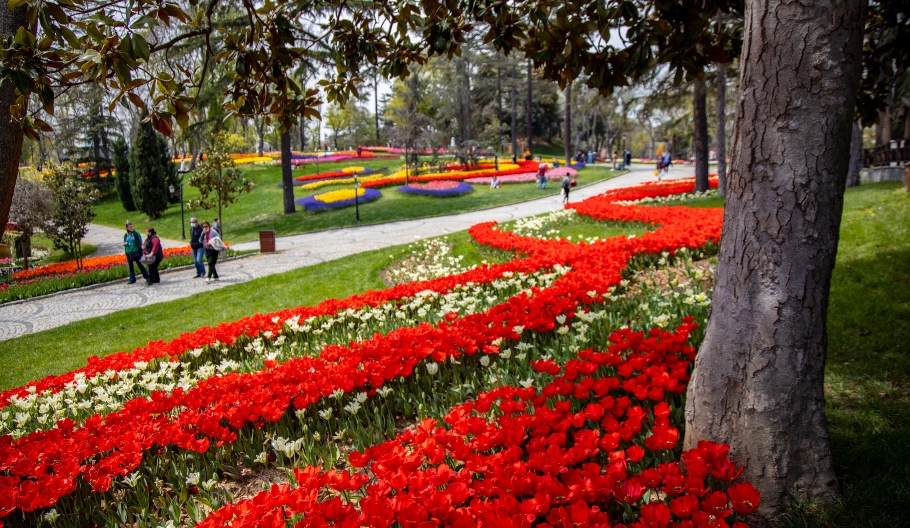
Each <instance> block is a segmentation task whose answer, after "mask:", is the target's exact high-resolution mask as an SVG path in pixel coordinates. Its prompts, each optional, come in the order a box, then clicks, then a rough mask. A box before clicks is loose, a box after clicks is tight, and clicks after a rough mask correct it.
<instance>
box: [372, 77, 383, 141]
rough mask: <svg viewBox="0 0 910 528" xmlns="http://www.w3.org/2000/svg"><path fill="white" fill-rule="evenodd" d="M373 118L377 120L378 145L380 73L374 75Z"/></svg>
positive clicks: (377, 139) (377, 136) (377, 137)
mask: <svg viewBox="0 0 910 528" xmlns="http://www.w3.org/2000/svg"><path fill="white" fill-rule="evenodd" d="M373 119H374V120H375V122H376V146H377V147H378V146H379V145H381V143H380V142H379V74H378V73H377V74H376V75H374V76H373Z"/></svg>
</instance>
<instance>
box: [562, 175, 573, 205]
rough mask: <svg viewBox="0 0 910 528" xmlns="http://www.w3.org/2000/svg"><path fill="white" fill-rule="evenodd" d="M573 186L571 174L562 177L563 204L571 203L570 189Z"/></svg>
mask: <svg viewBox="0 0 910 528" xmlns="http://www.w3.org/2000/svg"><path fill="white" fill-rule="evenodd" d="M571 186H572V181H571V180H570V179H569V174H568V173H566V175H565V176H563V177H562V203H564V204H567V203H569V187H571Z"/></svg>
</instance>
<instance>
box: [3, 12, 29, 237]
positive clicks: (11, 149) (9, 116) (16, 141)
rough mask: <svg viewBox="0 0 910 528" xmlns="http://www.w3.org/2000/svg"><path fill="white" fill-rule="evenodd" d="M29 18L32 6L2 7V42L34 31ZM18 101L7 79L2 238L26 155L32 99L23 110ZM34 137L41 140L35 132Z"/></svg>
mask: <svg viewBox="0 0 910 528" xmlns="http://www.w3.org/2000/svg"><path fill="white" fill-rule="evenodd" d="M27 15H28V7H27V6H24V5H23V6H19V7H17V8H15V9H12V10H10V9H8V8H7V7H6V6H3V7H0V39H2V41H4V42H5V41H7V40H8V39H11V38H12V37H13V36H14V35H15V34H16V32H17V31H19V30H20V29H24V28H29V27H31V28H34V27H35V25H36V22H34V19H32V20H33V22H31V23H29V19H28V16H27ZM17 99H18V92H17V87H16V85H15V84H14V83H13V80H12V79H10V78H8V77H6V76H4V77H3V80H2V82H0V237H2V236H3V232H4V231H5V230H6V221H7V219H9V211H10V207H11V206H12V204H13V193H14V192H15V189H16V178H18V176H19V156H21V154H22V138H23V134H24V128H23V126H22V125H23V122H22V121H21V120H20V118H21V117H22V116H23V115H25V113H26V111H27V107H25V104H27V101H28V98H25V101H24V102H23V107H22V108H19V107H17V106H16V104H17ZM30 135H31V136H33V137H35V138H37V135H36V134H35V133H34V132H31V133H30Z"/></svg>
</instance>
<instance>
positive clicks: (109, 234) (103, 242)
mask: <svg viewBox="0 0 910 528" xmlns="http://www.w3.org/2000/svg"><path fill="white" fill-rule="evenodd" d="M139 229H142V227H141V226H140V227H139ZM124 233H126V231H125V229H115V228H113V227H107V226H103V225H98V224H89V226H88V233H86V235H85V237H84V238H83V239H82V241H83V242H85V243H88V244H91V245H93V246H95V247H96V248H98V250H97V251H95V252H94V253H92V254H91V256H92V257H107V256H109V255H120V254H121V253H123V234H124ZM139 234H140V235H142V241H143V242H145V231H139ZM158 238H161V237H158ZM161 245H162V246H163V247H165V248H172V247H183V246H188V245H189V242H188V241H186V240H170V239H167V238H161Z"/></svg>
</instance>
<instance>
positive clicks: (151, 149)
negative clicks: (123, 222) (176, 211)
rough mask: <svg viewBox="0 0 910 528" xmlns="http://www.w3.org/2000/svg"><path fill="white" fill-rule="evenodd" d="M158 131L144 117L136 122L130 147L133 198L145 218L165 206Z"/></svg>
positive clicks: (151, 216) (165, 176)
mask: <svg viewBox="0 0 910 528" xmlns="http://www.w3.org/2000/svg"><path fill="white" fill-rule="evenodd" d="M158 136H159V134H158V132H155V129H154V128H152V124H151V123H150V122H148V121H146V122H144V123H142V124H140V125H139V132H138V133H137V134H136V140H135V141H133V145H132V146H131V148H130V176H131V178H132V191H133V202H134V203H135V204H136V208H137V209H139V210H140V211H142V212H143V213H145V214H147V215H148V216H149V218H153V219H154V218H158V217H159V216H161V213H163V212H164V211H165V210H166V209H167V206H168V190H167V186H168V181H167V176H168V175H167V172H166V169H165V167H163V166H162V164H161V162H160V145H161V144H160V141H159V139H158Z"/></svg>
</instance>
